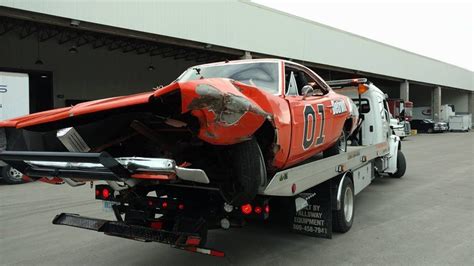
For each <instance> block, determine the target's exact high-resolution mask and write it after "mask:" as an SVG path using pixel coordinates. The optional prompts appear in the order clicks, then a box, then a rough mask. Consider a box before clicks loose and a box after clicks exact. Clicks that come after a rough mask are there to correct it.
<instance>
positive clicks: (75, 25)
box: [70, 19, 81, 27]
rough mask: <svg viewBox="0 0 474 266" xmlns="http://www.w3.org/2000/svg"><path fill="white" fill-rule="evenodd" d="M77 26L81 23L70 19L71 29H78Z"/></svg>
mask: <svg viewBox="0 0 474 266" xmlns="http://www.w3.org/2000/svg"><path fill="white" fill-rule="evenodd" d="M79 24H81V22H80V21H79V20H76V19H72V20H71V24H70V25H71V26H72V27H79Z"/></svg>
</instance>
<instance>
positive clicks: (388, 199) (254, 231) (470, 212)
mask: <svg viewBox="0 0 474 266" xmlns="http://www.w3.org/2000/svg"><path fill="white" fill-rule="evenodd" d="M402 150H403V152H404V153H405V156H406V159H407V163H408V168H407V172H406V174H405V176H404V177H403V178H401V179H393V178H381V179H376V180H374V182H373V183H372V185H371V186H369V187H368V188H366V189H365V190H364V191H363V192H362V193H361V194H359V195H358V196H357V197H356V201H355V204H356V207H355V220H354V224H353V227H352V229H351V230H350V231H349V232H347V233H345V234H334V235H333V239H331V240H329V239H319V238H313V237H308V236H304V235H298V234H293V233H290V232H288V230H286V229H285V228H282V227H279V226H272V225H251V226H248V227H245V228H241V229H231V230H228V231H224V230H216V231H211V232H210V233H209V239H208V244H209V246H212V247H214V248H218V249H219V250H223V251H225V252H226V257H225V258H217V257H211V256H206V255H201V254H195V253H190V252H186V251H181V250H176V249H172V248H170V247H169V246H167V245H163V244H158V243H142V242H137V241H133V240H127V239H121V238H115V237H111V236H105V235H103V234H101V233H97V232H93V231H87V230H83V229H77V228H72V227H67V226H57V225H53V224H52V223H51V221H52V219H53V218H54V216H55V215H56V214H58V213H61V212H70V213H80V214H81V215H84V216H90V217H103V218H110V219H111V218H112V217H113V215H112V213H110V212H105V211H104V209H103V208H102V205H101V202H99V201H96V200H94V199H93V198H94V193H93V192H94V191H93V190H92V189H91V188H90V186H89V185H86V186H82V187H77V188H72V187H69V186H68V185H50V184H45V183H40V182H35V183H28V184H21V185H5V184H0V264H2V265H10V264H20V265H227V264H237V265H272V266H274V265H341V264H343V265H351V264H354V265H362V264H364V265H365V264H374V265H433V264H437V265H474V223H473V220H474V193H473V191H474V132H470V133H444V134H430V135H428V134H423V135H418V136H412V137H409V138H407V139H406V140H405V141H403V142H402Z"/></svg>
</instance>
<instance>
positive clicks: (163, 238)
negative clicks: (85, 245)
mask: <svg viewBox="0 0 474 266" xmlns="http://www.w3.org/2000/svg"><path fill="white" fill-rule="evenodd" d="M53 224H57V225H67V226H72V227H77V228H82V229H88V230H92V231H97V232H103V233H105V234H107V235H112V236H117V237H123V238H128V239H134V240H139V241H153V242H160V243H164V244H171V245H177V246H180V245H184V243H185V241H186V238H187V237H189V236H191V237H199V235H198V234H192V233H187V232H170V231H166V230H158V229H153V228H149V227H144V226H138V225H129V224H126V223H124V222H117V221H108V220H102V219H96V218H90V217H84V216H80V215H78V214H72V213H61V214H58V215H56V217H54V219H53ZM183 237H184V239H181V238H183ZM181 240H184V242H183V243H181V242H182V241H181Z"/></svg>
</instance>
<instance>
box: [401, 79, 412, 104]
mask: <svg viewBox="0 0 474 266" xmlns="http://www.w3.org/2000/svg"><path fill="white" fill-rule="evenodd" d="M400 98H401V99H403V100H404V101H409V100H410V83H409V82H408V80H405V81H402V82H401V83H400Z"/></svg>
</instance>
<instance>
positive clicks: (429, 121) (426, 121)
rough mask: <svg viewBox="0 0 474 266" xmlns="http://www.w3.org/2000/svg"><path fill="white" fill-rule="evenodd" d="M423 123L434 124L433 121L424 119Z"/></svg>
mask: <svg viewBox="0 0 474 266" xmlns="http://www.w3.org/2000/svg"><path fill="white" fill-rule="evenodd" d="M425 123H434V121H433V120H431V119H425Z"/></svg>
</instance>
